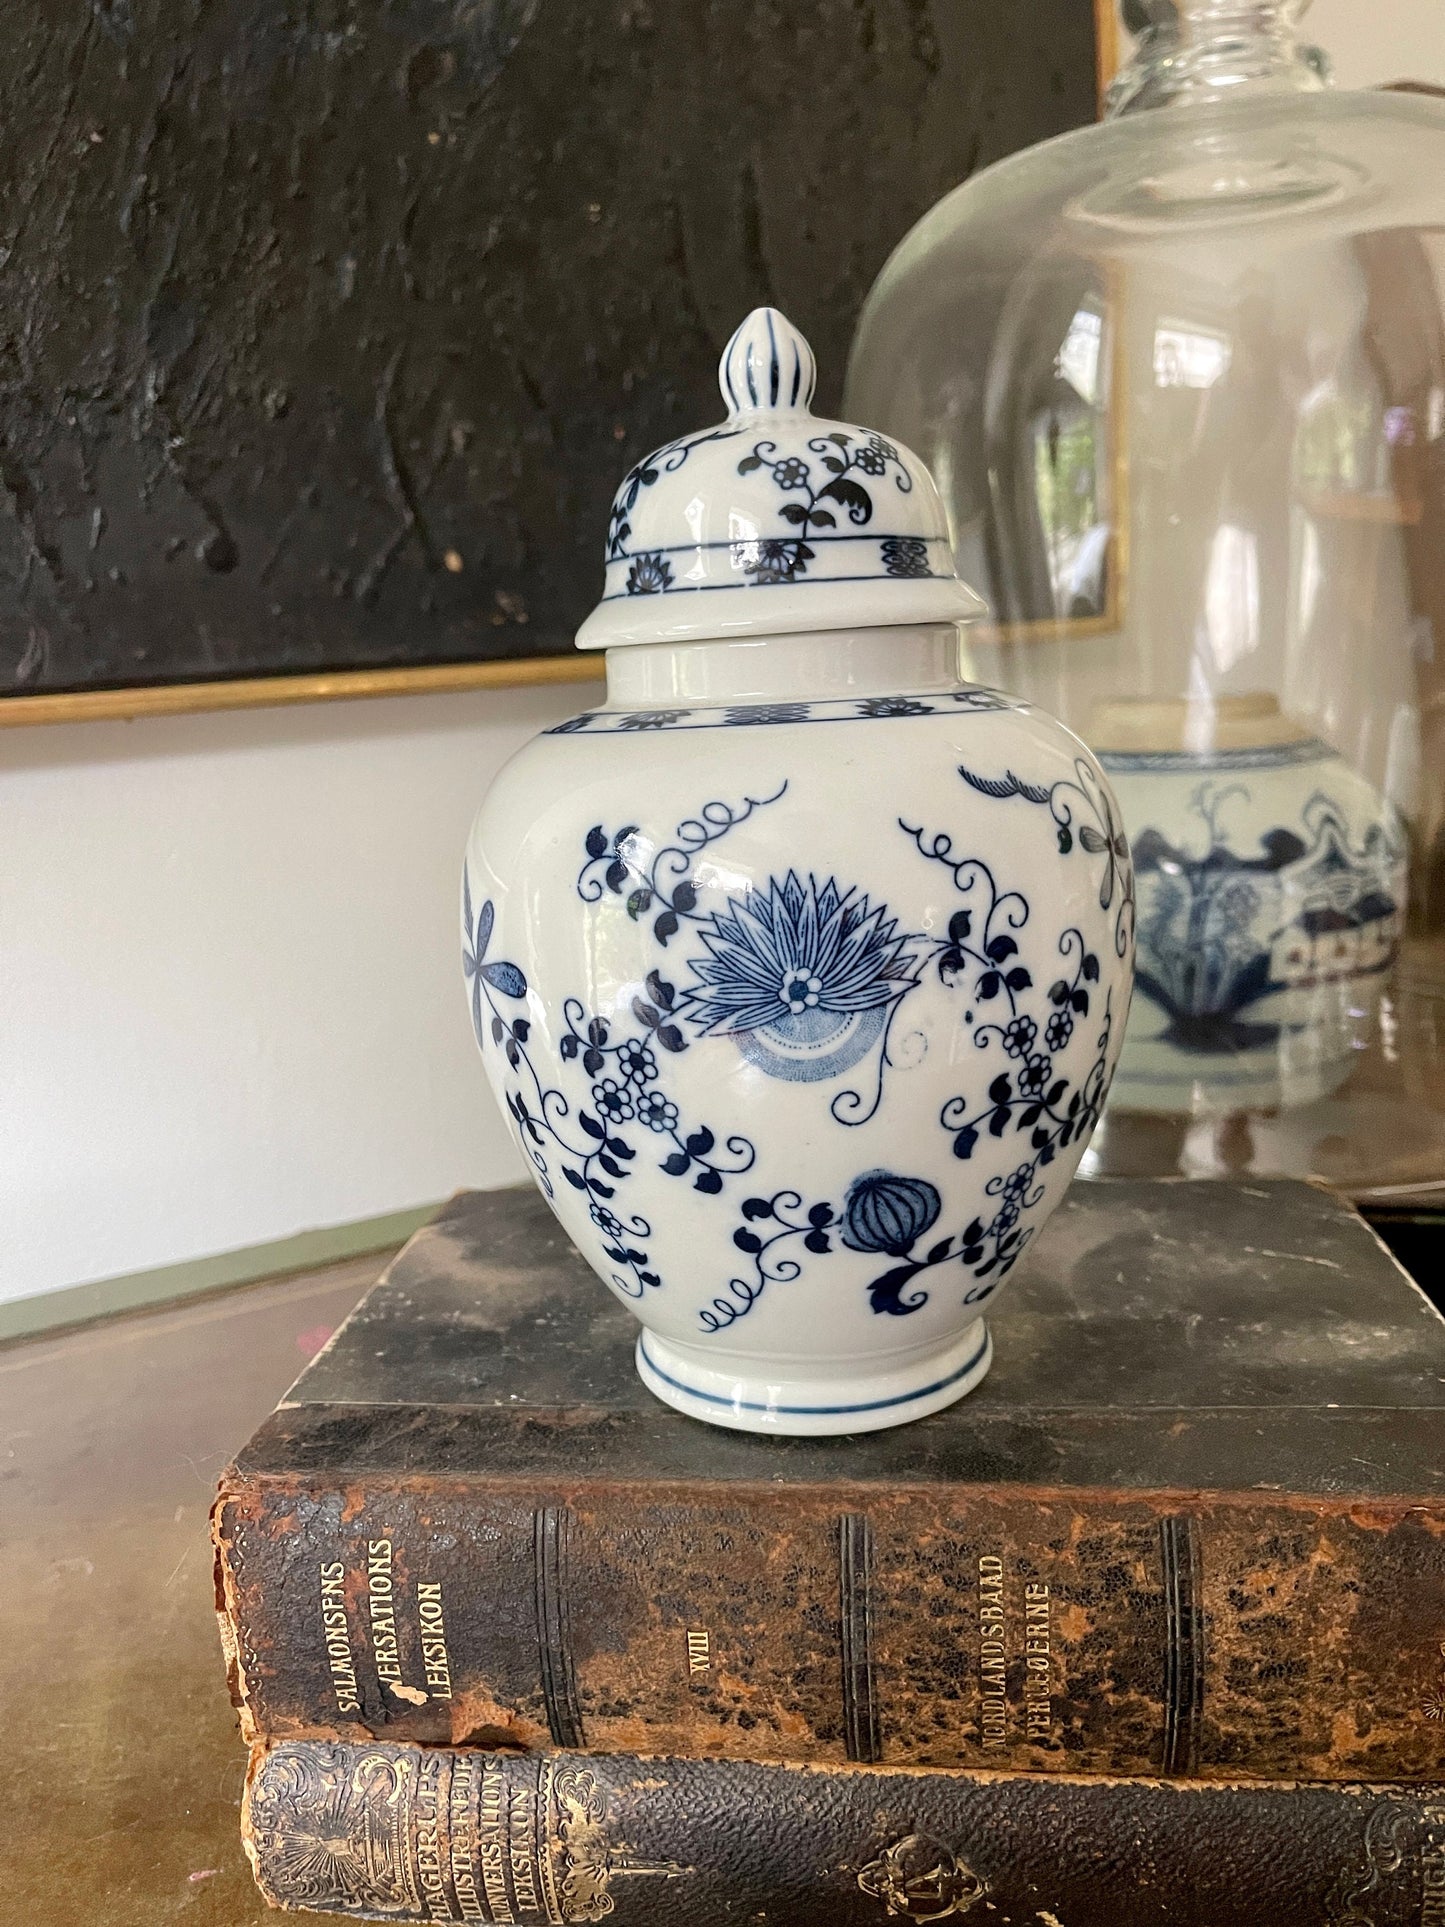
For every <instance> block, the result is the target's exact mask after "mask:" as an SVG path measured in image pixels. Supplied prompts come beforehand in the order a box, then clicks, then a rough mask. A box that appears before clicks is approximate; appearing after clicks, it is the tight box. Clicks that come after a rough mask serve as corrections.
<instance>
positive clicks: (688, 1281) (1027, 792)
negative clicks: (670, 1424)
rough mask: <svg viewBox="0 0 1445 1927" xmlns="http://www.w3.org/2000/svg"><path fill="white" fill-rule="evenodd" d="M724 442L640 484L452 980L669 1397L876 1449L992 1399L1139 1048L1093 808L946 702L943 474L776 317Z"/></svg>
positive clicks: (614, 528) (1116, 893)
mask: <svg viewBox="0 0 1445 1927" xmlns="http://www.w3.org/2000/svg"><path fill="white" fill-rule="evenodd" d="M721 383H722V389H723V395H724V398H725V399H726V401H727V404H728V414H727V419H726V420H725V421H724V422H722V423H721V424H720V425H719V426H718V427H716V428H712V429H708V430H706V431H705V432H703V433H701V434H696V435H691V436H686V437H684V438H683V439H681V440H679V441H676V442H673V443H670V444H669V445H668V446H667V447H665V448H662V449H659V450H658V451H657V453H656V454H655V455H652V456H650V457H649V458H648V459H647V460H646V461H645V462H642V463H640V464H639V465H638V466H637V467H636V468H634V469H633V470H632V471H631V473H630V474H629V475H628V476H627V477H626V478H625V480H624V481H623V484H622V487H621V489H620V490H619V492H618V495H617V498H616V502H615V504H614V506H613V511H612V518H611V526H610V530H609V534H608V541H607V554H606V588H605V592H604V595H603V598H602V601H601V602H600V604H599V605H598V607H597V608H596V610H594V612H593V613H592V615H591V616H589V618H588V619H587V621H586V623H585V624H584V625H583V627H582V630H581V632H580V633H579V636H578V646H579V647H581V648H605V649H606V650H607V700H606V703H605V704H604V705H603V706H602V707H601V708H599V709H596V710H593V711H591V712H589V713H588V714H585V715H582V716H576V717H573V718H572V719H571V721H569V722H566V723H563V724H560V725H559V726H558V727H557V728H555V729H552V730H549V731H547V732H546V733H545V734H543V735H542V736H540V737H538V738H537V739H536V740H535V741H533V742H532V743H530V744H529V745H528V746H527V747H526V748H525V749H524V750H522V752H521V753H520V754H519V755H518V756H516V757H515V758H513V760H512V761H511V762H510V763H509V764H508V765H507V766H506V768H505V769H504V770H503V771H502V772H501V774H500V776H499V777H498V778H497V781H496V782H495V784H494V785H493V787H492V790H491V792H490V794H489V795H488V797H487V799H486V802H485V804H484V805H483V807H482V810H481V813H480V815H479V816H478V818H477V822H476V825H475V827H474V829H473V831H472V835H471V839H470V842H469V845H468V850H467V858H466V872H465V880H464V884H463V892H462V920H463V949H464V961H465V969H466V977H467V985H468V994H469V996H470V999H471V1010H472V1018H473V1022H474V1025H475V1028H476V1034H477V1041H478V1043H479V1045H480V1046H481V1050H482V1055H483V1058H484V1060H485V1063H486V1067H487V1072H488V1075H489V1076H490V1078H491V1081H492V1085H493V1088H494V1089H495V1091H496V1094H497V1097H498V1099H499V1101H500V1102H501V1104H502V1106H503V1108H504V1110H505V1112H506V1115H507V1118H508V1120H509V1122H510V1125H511V1129H512V1132H513V1135H514V1136H515V1138H516V1141H517V1143H518V1144H519V1146H520V1147H521V1150H522V1153H523V1155H524V1156H525V1158H526V1160H527V1162H528V1164H529V1166H530V1168H531V1170H532V1172H533V1174H534V1176H535V1178H536V1181H537V1183H538V1184H539V1185H540V1186H541V1188H542V1190H543V1192H544V1193H545V1195H546V1196H547V1198H548V1200H549V1202H550V1203H551V1205H552V1208H553V1209H554V1211H555V1212H556V1214H557V1217H558V1218H559V1220H560V1221H561V1223H562V1225H563V1227H564V1229H565V1230H566V1231H567V1233H568V1235H569V1236H570V1237H571V1238H572V1239H573V1241H574V1242H575V1243H576V1245H577V1247H578V1249H579V1250H580V1251H581V1252H582V1253H583V1254H584V1256H585V1257H586V1258H587V1259H588V1261H589V1262H590V1263H591V1264H592V1265H593V1267H594V1268H595V1269H596V1271H597V1273H598V1275H599V1277H600V1278H601V1279H602V1280H603V1282H604V1284H606V1286H607V1287H608V1289H609V1290H611V1291H613V1292H614V1293H616V1295H617V1296H618V1297H619V1298H620V1299H621V1300H622V1301H623V1303H624V1304H626V1305H627V1306H628V1307H629V1308H630V1309H631V1310H632V1311H633V1312H634V1313H635V1315H636V1316H637V1318H638V1319H639V1321H640V1322H641V1324H642V1326H643V1330H642V1332H641V1334H640V1335H639V1339H638V1346H637V1363H638V1369H639V1371H640V1372H641V1374H642V1377H643V1379H644V1381H645V1382H646V1384H647V1385H648V1386H649V1387H650V1388H651V1389H652V1390H653V1391H654V1392H655V1393H656V1394H657V1395H658V1397H659V1398H661V1399H663V1400H665V1401H666V1402H667V1403H668V1404H670V1405H674V1406H676V1407H677V1408H678V1409H679V1410H681V1411H684V1412H687V1413H690V1414H692V1415H693V1416H695V1417H697V1418H700V1419H705V1420H708V1421H709V1422H711V1423H713V1424H718V1425H726V1426H733V1427H737V1428H740V1429H743V1430H748V1431H772V1432H786V1433H813V1434H817V1433H834V1432H860V1431H865V1430H871V1429H875V1428H879V1427H883V1426H889V1425H897V1424H901V1423H903V1422H904V1421H906V1420H909V1419H912V1418H917V1417H920V1416H922V1415H923V1414H925V1413H928V1412H932V1411H936V1410H938V1409H939V1408H940V1407H942V1406H944V1405H947V1404H949V1403H950V1402H951V1401H952V1400H954V1399H956V1398H959V1397H961V1396H962V1395H963V1394H964V1393H965V1392H967V1391H969V1390H970V1389H971V1388H972V1387H973V1386H975V1385H976V1384H978V1382H979V1381H980V1379H982V1377H983V1376H984V1374H985V1373H986V1372H987V1370H988V1367H989V1361H990V1355H991V1351H990V1339H989V1335H988V1331H987V1327H986V1325H985V1322H984V1312H985V1310H986V1308H987V1307H988V1305H989V1303H990V1301H991V1300H992V1299H993V1297H994V1295H995V1293H996V1292H997V1291H998V1290H999V1287H1000V1286H1001V1285H1002V1284H1003V1282H1004V1280H1005V1279H1006V1278H1007V1277H1008V1275H1009V1273H1010V1272H1011V1271H1012V1270H1013V1268H1014V1266H1015V1265H1016V1264H1017V1263H1018V1262H1019V1261H1020V1259H1021V1258H1022V1259H1026V1257H1027V1253H1028V1249H1029V1246H1030V1244H1031V1243H1032V1241H1033V1239H1034V1238H1035V1237H1036V1236H1037V1234H1038V1231H1039V1228H1040V1226H1041V1225H1042V1224H1043V1222H1044V1220H1045V1219H1046V1218H1047V1217H1048V1215H1049V1213H1050V1211H1052V1210H1053V1209H1054V1207H1055V1206H1056V1205H1057V1204H1058V1202H1059V1199H1060V1198H1061V1197H1062V1196H1063V1193H1064V1190H1065V1188H1066V1187H1067V1185H1068V1183H1069V1180H1070V1178H1071V1176H1072V1175H1073V1172H1074V1169H1075V1167H1076V1166H1077V1164H1078V1162H1079V1158H1080V1156H1081V1154H1082V1153H1083V1150H1084V1148H1085V1146H1086V1145H1087V1143H1088V1140H1089V1136H1090V1133H1091V1132H1092V1131H1093V1128H1094V1125H1095V1123H1096V1121H1097V1119H1098V1116H1099V1112H1100V1109H1101V1107H1102V1105H1103V1102H1104V1097H1105V1094H1106V1092H1107V1091H1108V1088H1109V1081H1110V1078H1111V1076H1112V1074H1113V1070H1114V1064H1115V1060H1116V1058H1117V1056H1118V1052H1119V1047H1120V1044H1121V1041H1122V1038H1123V1034H1124V1025H1125V1020H1126V1017H1127V1014H1128V1003H1129V991H1130V975H1131V968H1132V957H1133V905H1134V883H1133V872H1132V868H1131V863H1130V857H1129V851H1128V846H1127V844H1126V841H1125V838H1124V835H1123V832H1122V830H1121V828H1120V816H1119V811H1118V808H1117V805H1116V803H1115V801H1114V798H1113V795H1112V793H1111V791H1110V788H1109V784H1108V781H1107V780H1106V778H1105V777H1104V775H1103V773H1102V772H1101V770H1100V768H1099V765H1098V763H1097V762H1096V761H1095V759H1094V758H1093V756H1092V755H1091V754H1090V752H1089V751H1088V750H1087V749H1086V748H1085V747H1084V745H1083V744H1082V743H1080V742H1079V741H1078V740H1077V739H1076V738H1075V737H1073V736H1072V735H1070V734H1069V732H1068V731H1067V730H1065V729H1064V728H1063V727H1062V726H1061V725H1060V724H1059V723H1057V722H1055V721H1053V720H1052V719H1051V718H1050V717H1048V716H1046V715H1043V714H1042V713H1040V712H1039V711H1038V710H1035V709H1032V708H1030V707H1029V705H1027V704H1026V703H1022V702H1018V701H1015V700H1014V699H1013V698H1011V697H1009V696H1005V695H1001V694H999V693H998V692H996V691H994V690H989V689H981V688H978V687H976V686H973V685H970V684H969V683H967V682H965V681H964V680H962V678H961V676H960V674H959V656H960V642H959V629H958V624H959V623H960V622H962V621H966V620H968V619H969V618H971V617H972V616H974V615H975V614H977V613H978V612H979V609H980V606H981V605H980V604H979V602H978V599H977V597H976V596H975V595H974V594H973V592H972V591H971V590H970V589H969V588H967V587H966V585H965V584H964V583H962V582H961V581H959V579H958V577H957V575H956V573H955V571H954V567H953V562H952V559H951V552H950V547H949V541H948V532H947V527H946V523H945V518H944V513H943V509H942V506H941V503H940V501H939V498H938V495H937V492H936V490H935V489H934V486H933V483H932V480H931V478H930V477H929V475H928V472H927V470H926V469H925V468H924V467H923V465H922V463H921V462H920V461H919V460H918V459H917V457H916V456H914V455H912V454H911V453H910V452H909V451H908V450H907V449H905V448H901V447H899V446H897V445H895V444H894V443H892V442H890V441H887V440H885V439H884V437H882V436H881V435H876V434H872V433H870V432H869V431H868V430H867V429H863V428H856V427H852V426H850V425H848V424H844V423H835V422H829V421H822V420H819V419H817V418H816V417H814V416H813V415H812V414H811V413H810V411H809V402H810V400H811V397H812V390H813V358H812V354H811V352H810V350H809V349H808V346H807V344H806V343H805V342H804V341H803V340H802V338H801V337H800V336H799V335H798V334H797V333H796V331H795V330H794V329H793V328H792V327H790V325H789V324H788V322H787V321H786V320H785V319H784V318H783V316H782V315H780V314H779V313H777V311H776V310H774V309H767V308H763V309H758V310H757V311H756V312H755V313H754V314H752V315H750V316H749V317H748V319H747V320H746V321H745V322H744V323H743V325H742V326H741V327H740V328H739V329H738V331H737V333H736V334H735V335H734V337H733V339H732V340H731V341H730V342H729V344H728V346H727V349H726V351H725V353H724V355H723V359H722V367H721Z"/></svg>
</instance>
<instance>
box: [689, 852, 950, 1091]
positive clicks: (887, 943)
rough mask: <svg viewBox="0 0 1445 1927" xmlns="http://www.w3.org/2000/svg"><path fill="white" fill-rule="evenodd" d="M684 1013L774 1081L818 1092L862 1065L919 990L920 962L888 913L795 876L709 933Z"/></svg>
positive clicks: (740, 901) (857, 896)
mask: <svg viewBox="0 0 1445 1927" xmlns="http://www.w3.org/2000/svg"><path fill="white" fill-rule="evenodd" d="M702 941H703V945H704V947H705V949H706V951H707V953H708V954H707V955H706V956H705V957H699V958H695V959H694V960H693V962H692V971H693V975H694V977H695V978H696V980H697V981H696V982H695V983H693V984H692V985H690V986H688V987H687V988H686V989H685V990H684V991H683V994H682V1008H683V1011H684V1014H685V1016H686V1017H687V1019H688V1021H689V1022H690V1023H691V1024H692V1025H693V1026H694V1028H695V1029H696V1030H697V1032H698V1034H699V1035H700V1036H729V1037H731V1038H732V1039H733V1040H734V1042H735V1043H736V1044H737V1047H738V1049H739V1050H740V1051H741V1052H742V1054H743V1056H744V1057H746V1058H747V1060H748V1062H749V1063H751V1064H755V1065H757V1067H758V1069H759V1070H762V1071H765V1072H766V1073H767V1074H768V1076H770V1077H778V1078H782V1079H784V1080H785V1081H786V1082H789V1083H813V1082H816V1081H818V1080H819V1079H822V1078H828V1077H836V1076H837V1075H838V1074H839V1073H840V1072H842V1071H845V1070H847V1069H849V1068H850V1066H852V1065H854V1064H856V1063H857V1062H858V1061H859V1059H860V1058H862V1057H864V1056H865V1055H866V1054H867V1052H868V1051H870V1050H871V1049H872V1048H873V1046H874V1045H875V1044H876V1043H877V1042H878V1040H879V1038H880V1037H881V1036H882V1035H883V1032H884V1029H885V1027H886V1025H887V1022H888V1018H889V1015H890V1013H891V1012H892V1010H893V1009H894V1007H895V1006H896V1005H897V1003H898V1001H899V1000H900V998H902V997H904V996H905V995H906V994H907V993H908V992H909V991H910V990H912V989H913V987H914V984H915V982H916V980H917V972H918V966H919V961H920V959H919V956H918V954H917V953H916V952H915V951H913V950H912V949H911V948H910V939H909V938H908V936H907V935H900V934H899V930H898V922H897V919H896V918H895V917H890V916H889V914H888V911H887V907H886V906H885V905H883V904H878V905H876V906H875V905H873V904H871V903H870V902H869V899H868V898H867V896H866V895H863V894H862V893H860V892H859V891H858V890H856V889H847V890H840V889H839V887H838V884H837V882H836V881H835V880H834V879H833V878H832V877H829V878H828V879H827V881H826V882H824V883H821V884H820V883H819V882H818V880H817V878H816V877H814V876H809V877H808V878H807V880H806V882H805V881H804V880H803V879H801V878H800V877H799V876H798V874H797V873H796V871H793V870H790V871H789V872H788V874H787V876H786V877H785V878H784V879H783V881H782V882H781V883H780V882H779V881H778V879H777V878H776V877H773V878H770V879H769V882H768V887H767V888H766V890H752V891H749V893H748V894H747V895H746V896H744V897H734V898H731V899H729V901H728V904H727V907H726V909H725V910H722V911H714V912H713V913H712V915H711V916H710V917H709V918H708V920H707V923H706V926H705V928H704V930H703V933H702Z"/></svg>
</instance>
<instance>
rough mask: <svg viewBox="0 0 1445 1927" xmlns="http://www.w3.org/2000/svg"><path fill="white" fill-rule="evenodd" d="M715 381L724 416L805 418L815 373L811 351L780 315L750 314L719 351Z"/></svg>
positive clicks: (759, 311) (765, 310)
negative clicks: (782, 412) (777, 413)
mask: <svg viewBox="0 0 1445 1927" xmlns="http://www.w3.org/2000/svg"><path fill="white" fill-rule="evenodd" d="M717 378H718V386H719V387H720V388H721V389H722V392H723V400H724V401H725V402H726V403H727V405H728V413H729V415H746V414H750V413H752V412H753V411H754V410H763V409H769V410H777V409H795V410H796V411H797V412H798V413H799V414H804V415H806V414H807V412H808V404H809V402H811V401H812V399H813V384H814V383H815V382H816V381H817V378H818V369H817V364H816V363H815V362H814V360H813V351H812V349H811V348H810V347H809V346H808V344H807V342H806V341H804V339H803V337H802V336H801V335H800V334H799V333H798V331H797V329H796V328H795V327H794V326H793V324H792V322H791V321H789V320H788V318H787V316H786V315H784V314H780V313H779V311H778V310H777V309H776V308H754V309H753V311H752V313H751V314H750V315H749V316H748V318H747V320H746V321H744V322H743V324H742V326H741V327H740V328H739V329H738V330H737V332H736V333H735V334H734V336H733V338H732V340H731V341H730V342H729V343H728V345H727V347H726V348H724V349H723V353H722V360H721V361H720V362H719V363H718V371H717Z"/></svg>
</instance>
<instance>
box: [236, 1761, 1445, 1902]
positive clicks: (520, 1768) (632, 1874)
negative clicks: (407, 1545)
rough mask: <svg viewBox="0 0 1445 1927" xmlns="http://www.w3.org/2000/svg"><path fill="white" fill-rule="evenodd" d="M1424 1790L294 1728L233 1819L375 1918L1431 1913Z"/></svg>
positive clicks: (316, 1895)
mask: <svg viewBox="0 0 1445 1927" xmlns="http://www.w3.org/2000/svg"><path fill="white" fill-rule="evenodd" d="M1440 1794H1441V1790H1440V1789H1439V1788H1438V1787H1437V1788H1424V1787H1408V1786H1358V1785H1356V1786H1319V1785H1313V1786H1311V1785H1300V1786H1292V1787H1285V1786H1248V1785H1242V1784H1234V1785H1203V1784H1199V1783H1195V1784H1190V1783H1189V1782H1187V1781H1186V1782H1181V1781H1174V1782H1169V1781H1158V1780H1155V1781H1147V1780H1079V1779H1073V1778H1061V1777H1055V1778H1052V1779H1040V1778H1033V1777H1025V1776H1023V1775H1019V1774H1008V1775H1005V1774H983V1773H978V1774H970V1773H945V1772H937V1771H909V1770H907V1769H897V1768H882V1769H879V1768H861V1767H846V1766H845V1767H806V1766H782V1765H763V1764H760V1763H755V1762H751V1761H746V1760H668V1759H635V1758H634V1759H627V1758H622V1759H619V1758H616V1757H610V1756H607V1755H602V1756H592V1757H588V1756H583V1755H578V1754H575V1753H543V1754H518V1753H503V1754H486V1753H476V1752H471V1751H467V1750H464V1749H460V1748H443V1747H405V1746H396V1745H385V1744H382V1745H377V1744H375V1743H373V1744H371V1745H368V1746H358V1745H336V1744H333V1743H331V1742H328V1741H324V1740H300V1741H296V1740H291V1741H282V1742H281V1743H280V1744H278V1745H276V1746H274V1747H270V1748H258V1749H257V1751H256V1753H255V1755H254V1756H253V1758H252V1763H251V1772H250V1776H249V1779H248V1783H247V1790H246V1804H245V1811H244V1818H243V1822H242V1834H243V1838H244V1840H245V1843H246V1849H247V1852H248V1853H249V1855H250V1857H251V1862H252V1865H253V1867H254V1868H255V1872H256V1877H257V1879H258V1881H259V1882H260V1885H261V1889H262V1891H263V1893H264V1894H265V1895H266V1897H267V1899H268V1900H270V1901H271V1902H272V1904H273V1905H276V1906H280V1907H296V1908H316V1909H323V1910H326V1911H328V1912H332V1913H340V1914H353V1915H360V1916H361V1917H362V1918H372V1919H380V1920H415V1921H423V1920H472V1921H495V1922H507V1923H519V1924H520V1923H528V1922H530V1923H540V1922H544V1921H545V1922H552V1923H563V1922H571V1921H599V1920H608V1921H610V1922H611V1923H612V1927H703V1923H719V1924H720V1923H723V1922H737V1923H743V1922H757V1923H762V1922H766V1921H772V1922H776V1923H779V1927H885V1923H886V1922H888V1921H890V1920H892V1921H897V1920H915V1921H925V1920H949V1919H954V1920H957V1919H962V1918H963V1917H964V1916H969V1917H970V1918H972V1919H974V1920H976V1921H978V1922H979V1923H983V1922H996V1923H997V1922H1005V1923H1006V1922H1010V1921H1012V1922H1017V1923H1020V1927H1022V1923H1025V1922H1029V1923H1035V1924H1037V1923H1043V1927H1064V1924H1065V1923H1067V1927H1407V1923H1408V1924H1409V1927H1439V1923H1440V1922H1441V1921H1445V1801H1442V1799H1441V1797H1440Z"/></svg>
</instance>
